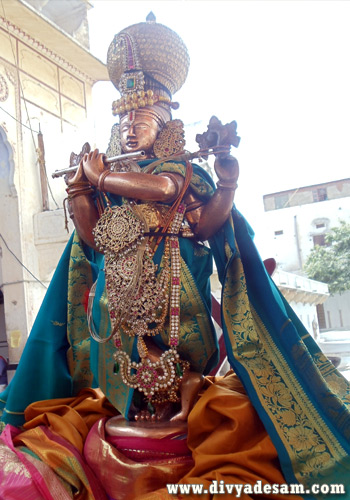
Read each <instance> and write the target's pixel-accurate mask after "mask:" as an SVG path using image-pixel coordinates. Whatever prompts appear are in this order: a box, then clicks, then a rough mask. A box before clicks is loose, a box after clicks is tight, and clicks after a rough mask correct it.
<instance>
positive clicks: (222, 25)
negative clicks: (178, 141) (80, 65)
mask: <svg viewBox="0 0 350 500" xmlns="http://www.w3.org/2000/svg"><path fill="white" fill-rule="evenodd" d="M91 3H92V5H93V8H92V9H91V10H90V12H89V26H90V44H91V51H92V53H93V54H94V55H96V56H97V57H98V58H99V59H101V60H102V61H103V62H105V61H106V54H107V50H108V46H109V44H110V43H111V41H112V39H113V36H114V34H116V33H118V32H119V31H121V30H122V29H123V28H125V27H127V26H129V25H131V24H136V23H138V22H142V21H145V18H146V16H147V14H148V13H149V12H150V11H153V13H154V14H155V15H156V18H157V22H159V23H162V24H165V25H166V26H168V27H169V28H171V29H173V30H174V31H176V32H177V33H178V34H179V35H180V36H181V38H182V39H183V41H184V42H185V44H186V46H187V48H188V51H189V54H190V58H191V65H190V70H189V74H188V78H187V81H186V83H185V84H184V86H183V88H182V89H181V90H180V91H179V92H178V93H176V94H175V96H174V97H173V100H176V101H178V102H179V103H180V108H179V110H177V111H176V112H175V113H174V115H173V117H174V118H180V119H182V121H183V122H184V123H185V126H186V129H187V136H186V139H187V148H188V149H190V150H192V151H193V150H195V149H197V148H196V146H193V144H194V145H195V142H194V137H195V135H196V133H198V132H203V131H204V130H206V126H207V124H208V122H209V119H210V117H211V116H212V115H215V116H217V117H218V118H219V119H220V120H221V121H222V122H223V123H227V122H231V121H232V120H236V122H237V124H238V128H237V130H238V135H239V136H240V137H241V142H240V145H239V147H238V148H237V149H235V148H232V154H233V155H234V156H236V157H237V159H238V161H239V164H240V179H239V188H238V190H237V194H236V204H237V207H238V208H239V209H240V210H241V211H242V212H243V214H244V215H245V216H246V217H247V219H248V220H249V221H250V222H254V219H255V220H257V219H258V217H259V215H261V214H262V213H263V195H264V194H267V193H273V192H278V191H283V190H287V189H294V188H298V187H301V186H308V185H313V184H319V183H322V182H328V181H332V180H337V179H344V178H347V177H349V176H350V170H349V165H350V148H349V137H350V64H349V59H350V29H349V25H350V1H337V0H329V1H327V0H323V1H319V0H292V1H288V0H274V1H265V0H244V1H241V0H225V1H220V0H216V1H212V0H202V1H200V0H175V1H172V0H157V1H153V0H147V1H146V0H143V1H134V0H129V1H119V0H118V1H115V0H94V1H92V2H91ZM94 96H95V104H96V128H97V141H100V144H99V147H100V149H101V150H105V148H106V147H105V145H106V144H107V143H108V137H109V132H110V127H111V125H112V124H113V123H114V122H115V121H116V119H115V118H113V117H112V115H111V112H110V106H111V102H112V101H113V100H114V99H116V98H118V97H119V94H118V92H117V90H116V89H114V87H113V86H112V84H111V83H99V84H96V85H95V89H94ZM189 135H191V137H189ZM188 145H191V147H189V146H188ZM253 226H254V223H253Z"/></svg>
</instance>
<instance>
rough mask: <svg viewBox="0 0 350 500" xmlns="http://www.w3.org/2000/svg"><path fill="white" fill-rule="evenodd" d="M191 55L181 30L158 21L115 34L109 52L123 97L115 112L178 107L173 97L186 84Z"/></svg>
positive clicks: (111, 69) (112, 76) (151, 18)
mask: <svg viewBox="0 0 350 500" xmlns="http://www.w3.org/2000/svg"><path fill="white" fill-rule="evenodd" d="M189 62H190V58H189V55H188V52H187V48H186V46H185V44H184V42H183V41H182V39H181V38H180V37H179V35H178V34H177V33H175V32H174V31H172V30H171V29H170V28H168V27H166V26H164V25H162V24H158V23H156V22H155V17H154V15H153V14H152V13H150V14H149V15H148V16H147V21H146V22H143V23H139V24H134V25H132V26H129V27H128V28H125V29H123V30H122V31H121V32H120V33H118V34H117V35H115V37H114V39H113V41H112V43H111V44H110V46H109V49H108V54H107V67H108V71H109V76H110V79H111V81H112V83H113V85H114V86H115V87H116V88H117V89H118V90H119V92H120V94H121V98H120V99H118V100H117V101H115V102H114V103H113V114H115V115H122V114H124V113H125V112H128V111H131V110H135V109H139V108H143V107H145V106H153V105H154V104H156V103H157V104H158V105H159V106H161V107H164V108H168V110H169V108H171V107H172V108H176V107H178V105H177V103H172V102H171V100H172V96H173V94H175V92H177V91H178V90H179V89H180V88H181V87H182V85H183V84H184V82H185V80H186V77H187V73H188V68H189Z"/></svg>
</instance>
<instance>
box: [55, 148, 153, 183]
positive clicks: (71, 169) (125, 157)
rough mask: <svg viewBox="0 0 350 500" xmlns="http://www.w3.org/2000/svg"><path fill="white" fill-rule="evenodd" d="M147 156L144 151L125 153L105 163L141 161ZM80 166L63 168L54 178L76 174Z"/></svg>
mask: <svg viewBox="0 0 350 500" xmlns="http://www.w3.org/2000/svg"><path fill="white" fill-rule="evenodd" d="M144 156H146V153H145V152H144V151H137V152H136V153H125V154H122V155H117V156H112V157H111V158H105V159H104V160H103V163H106V164H109V163H114V162H115V161H119V160H131V159H134V160H136V159H139V160H140V159H141V158H143V157H144ZM78 166H79V165H74V166H73V167H68V168H63V169H62V170H55V171H54V173H53V174H52V178H53V179H55V178H56V177H61V176H62V175H66V174H70V173H71V172H76V170H78Z"/></svg>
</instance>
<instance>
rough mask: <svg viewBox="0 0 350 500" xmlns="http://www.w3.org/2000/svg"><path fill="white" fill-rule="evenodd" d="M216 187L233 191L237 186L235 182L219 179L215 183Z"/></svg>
mask: <svg viewBox="0 0 350 500" xmlns="http://www.w3.org/2000/svg"><path fill="white" fill-rule="evenodd" d="M216 187H217V188H218V189H223V190H227V191H235V190H236V189H237V187H238V184H237V182H227V181H222V180H219V181H218V182H217V183H216Z"/></svg>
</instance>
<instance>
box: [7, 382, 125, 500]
mask: <svg viewBox="0 0 350 500" xmlns="http://www.w3.org/2000/svg"><path fill="white" fill-rule="evenodd" d="M116 413H117V411H116V410H115V409H114V408H113V407H112V406H111V404H110V403H109V402H108V400H107V399H106V398H105V397H104V396H103V394H102V393H101V391H99V390H93V389H83V390H82V391H81V392H80V394H79V395H78V396H77V397H72V398H62V399H52V400H45V401H38V402H37V403H33V404H32V405H30V406H28V408H27V409H26V411H25V416H26V419H27V422H26V423H25V424H24V429H25V430H24V431H23V432H21V433H20V434H18V435H17V436H16V437H15V438H14V439H13V443H14V445H15V446H16V447H21V449H23V450H28V451H29V453H32V454H34V456H35V457H37V458H39V459H40V460H41V461H42V464H43V466H45V467H44V468H42V470H40V474H41V476H42V478H43V479H44V481H46V482H47V478H48V476H49V474H50V473H51V474H52V471H53V472H55V473H56V476H57V478H58V479H59V481H60V482H61V484H62V485H63V487H64V488H65V490H66V491H67V494H68V495H69V497H70V498H74V499H75V500H106V498H107V496H106V494H105V492H104V489H103V488H102V487H101V486H100V485H99V484H98V481H97V479H96V477H95V476H94V474H93V472H92V471H91V470H90V468H89V467H88V466H86V463H85V460H84V458H83V448H84V441H85V439H86V436H87V435H88V432H89V430H90V428H91V427H92V426H93V424H94V423H95V422H96V421H98V420H100V419H101V418H103V417H109V416H113V415H116ZM23 446H24V447H25V448H23ZM62 498H63V497H62Z"/></svg>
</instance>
